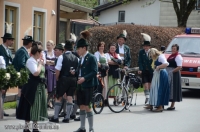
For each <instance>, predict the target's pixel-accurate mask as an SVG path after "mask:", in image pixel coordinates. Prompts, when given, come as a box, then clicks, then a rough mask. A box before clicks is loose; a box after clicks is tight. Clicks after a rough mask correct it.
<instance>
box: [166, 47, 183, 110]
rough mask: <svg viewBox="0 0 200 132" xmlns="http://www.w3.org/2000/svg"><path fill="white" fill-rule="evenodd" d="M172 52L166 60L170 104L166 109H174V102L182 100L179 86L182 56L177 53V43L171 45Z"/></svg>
mask: <svg viewBox="0 0 200 132" xmlns="http://www.w3.org/2000/svg"><path fill="white" fill-rule="evenodd" d="M171 49H172V54H171V55H170V56H169V57H168V59H167V61H168V62H169V66H168V67H167V69H166V70H167V72H168V77H169V86H170V102H172V103H171V106H170V107H169V108H167V110H175V107H174V105H175V102H180V101H182V88H181V74H180V70H181V68H182V62H183V58H182V56H181V55H180V54H179V53H178V51H179V46H178V45H177V44H174V45H172V48H171Z"/></svg>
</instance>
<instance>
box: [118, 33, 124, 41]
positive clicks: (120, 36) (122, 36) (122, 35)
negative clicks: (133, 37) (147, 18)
mask: <svg viewBox="0 0 200 132" xmlns="http://www.w3.org/2000/svg"><path fill="white" fill-rule="evenodd" d="M119 38H124V40H125V41H126V36H125V35H124V34H120V35H119V36H118V37H117V39H119Z"/></svg>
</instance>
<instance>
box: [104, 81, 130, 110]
mask: <svg viewBox="0 0 200 132" xmlns="http://www.w3.org/2000/svg"><path fill="white" fill-rule="evenodd" d="M107 100H108V107H109V109H110V110H111V111H112V112H114V113H120V112H122V111H123V110H124V108H125V106H126V102H127V100H128V94H127V90H126V89H125V88H121V84H115V85H113V86H112V87H111V88H109V90H108V93H107Z"/></svg>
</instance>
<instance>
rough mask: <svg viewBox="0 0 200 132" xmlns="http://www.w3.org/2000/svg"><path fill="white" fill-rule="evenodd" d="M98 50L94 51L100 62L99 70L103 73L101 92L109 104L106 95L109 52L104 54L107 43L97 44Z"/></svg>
mask: <svg viewBox="0 0 200 132" xmlns="http://www.w3.org/2000/svg"><path fill="white" fill-rule="evenodd" d="M97 49H98V51H97V52H95V53H94V56H95V57H96V58H97V62H98V71H99V73H100V74H101V79H102V80H101V79H100V80H99V81H100V84H101V85H100V86H101V87H102V88H101V89H100V93H102V96H103V97H104V99H105V104H107V100H106V96H107V91H108V86H107V84H108V77H107V72H108V68H109V66H108V57H107V54H104V49H105V43H104V42H100V43H99V44H98V45H97Z"/></svg>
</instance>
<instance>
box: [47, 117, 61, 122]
mask: <svg viewBox="0 0 200 132" xmlns="http://www.w3.org/2000/svg"><path fill="white" fill-rule="evenodd" d="M49 121H50V122H55V123H59V120H58V118H57V119H54V117H52V118H51V119H49Z"/></svg>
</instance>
